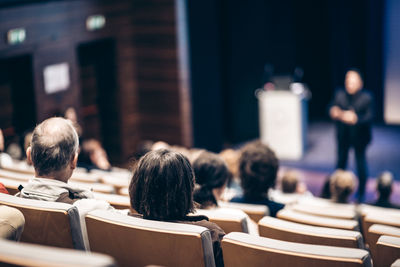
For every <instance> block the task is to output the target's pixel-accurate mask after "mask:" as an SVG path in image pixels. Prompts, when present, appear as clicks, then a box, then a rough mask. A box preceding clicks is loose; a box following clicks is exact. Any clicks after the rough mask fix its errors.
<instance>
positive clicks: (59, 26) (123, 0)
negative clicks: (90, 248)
mask: <svg viewBox="0 0 400 267" xmlns="http://www.w3.org/2000/svg"><path fill="white" fill-rule="evenodd" d="M180 1H183V0H132V1H131V0H120V1H113V0H86V1H83V0H79V1H39V0H38V1H31V2H29V3H26V4H16V5H14V4H3V5H1V6H0V36H6V32H7V31H8V30H9V29H12V28H20V27H23V28H25V29H26V33H27V38H26V41H25V42H24V43H23V44H19V45H14V46H11V45H8V44H7V43H6V41H5V40H4V39H3V40H0V60H1V59H4V58H9V57H13V56H19V55H25V54H28V55H31V56H32V59H33V60H32V61H33V62H32V71H33V76H34V78H33V85H34V94H35V102H36V118H37V122H40V121H42V120H43V119H45V118H47V117H49V116H51V115H53V114H54V113H55V112H56V111H59V112H63V111H64V110H65V109H66V108H67V107H68V106H74V107H76V108H77V109H78V110H79V111H80V113H79V116H81V117H82V116H84V115H85V114H89V113H90V112H92V111H93V110H95V109H96V107H84V106H82V105H81V104H82V101H81V100H82V99H81V94H82V88H84V87H85V88H86V86H88V87H92V86H96V83H97V82H98V81H97V80H96V72H95V71H93V70H92V71H90V67H86V68H85V67H83V66H80V62H79V58H78V57H79V55H78V48H79V47H80V46H81V45H82V44H87V43H91V42H96V41H98V40H105V39H111V40H113V42H114V43H115V51H114V52H115V58H114V60H115V64H113V65H112V66H110V71H114V72H115V77H116V78H115V88H111V89H110V90H115V95H116V98H115V100H110V101H113V102H114V103H110V104H111V105H113V106H114V107H115V108H114V110H112V111H110V116H114V117H115V120H114V121H113V123H112V127H113V128H115V131H110V132H107V136H105V137H104V136H103V139H104V138H107V139H109V140H107V141H109V142H108V144H109V147H106V149H107V151H108V152H109V153H110V155H111V157H112V160H113V161H114V162H124V161H126V160H127V159H128V157H129V155H132V154H133V152H134V150H135V148H136V147H137V144H138V143H139V142H140V141H141V140H148V139H150V140H154V141H157V140H163V141H166V142H169V143H172V144H180V145H186V146H190V145H191V136H190V135H191V131H190V129H191V121H190V118H189V119H188V116H187V114H184V113H188V110H190V103H189V102H187V101H189V100H188V98H187V97H182V96H183V95H185V93H187V92H185V90H186V91H188V90H189V88H188V87H187V86H182V71H187V70H182V69H181V64H180V60H181V58H180V57H181V55H182V53H180V50H179V49H180V47H179V42H178V37H179V36H178V35H179V32H178V25H177V21H178V19H179V16H178V15H179V14H177V3H179V2H180ZM20 3H22V2H20ZM93 14H102V15H104V16H105V17H106V26H105V27H104V28H103V29H101V30H97V31H92V32H89V31H87V30H86V28H85V20H86V18H87V17H88V16H89V15H93ZM60 62H67V63H68V64H69V66H70V78H71V86H70V88H68V90H67V91H64V92H60V93H56V94H51V95H47V94H46V93H45V91H44V82H43V69H44V67H45V66H47V65H49V64H56V63H60ZM88 68H89V69H88ZM83 91H85V90H83ZM89 91H90V90H89ZM182 92H183V93H184V94H182ZM182 101H186V103H182ZM182 107H185V108H182ZM0 112H1V109H0ZM3 115H4V114H0V117H1V116H3ZM89 115H90V114H89ZM85 126H88V127H93V128H95V127H98V126H90V125H83V127H85ZM0 127H2V125H0ZM88 132H96V131H95V129H88Z"/></svg>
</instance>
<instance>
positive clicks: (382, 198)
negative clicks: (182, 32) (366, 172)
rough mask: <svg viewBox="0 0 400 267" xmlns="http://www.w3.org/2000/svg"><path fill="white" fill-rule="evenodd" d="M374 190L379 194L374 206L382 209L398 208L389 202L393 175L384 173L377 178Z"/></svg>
mask: <svg viewBox="0 0 400 267" xmlns="http://www.w3.org/2000/svg"><path fill="white" fill-rule="evenodd" d="M376 190H377V192H378V194H379V197H378V200H377V201H376V202H375V203H374V205H375V206H379V207H383V208H396V209H398V208H400V206H398V205H395V204H393V203H391V202H390V196H391V194H392V191H393V174H392V173H391V172H388V171H385V172H383V173H381V174H380V175H379V176H378V179H377V181H376Z"/></svg>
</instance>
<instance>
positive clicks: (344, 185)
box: [330, 169, 355, 203]
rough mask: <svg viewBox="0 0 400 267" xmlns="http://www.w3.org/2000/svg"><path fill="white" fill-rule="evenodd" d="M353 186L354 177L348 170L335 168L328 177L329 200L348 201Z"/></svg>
mask: <svg viewBox="0 0 400 267" xmlns="http://www.w3.org/2000/svg"><path fill="white" fill-rule="evenodd" d="M354 188H355V177H354V174H353V173H352V172H350V171H344V170H340V169H339V170H336V171H335V172H334V173H333V174H332V176H331V179H330V191H331V200H332V201H334V202H337V203H348V202H349V197H350V196H351V194H352V193H353V191H354Z"/></svg>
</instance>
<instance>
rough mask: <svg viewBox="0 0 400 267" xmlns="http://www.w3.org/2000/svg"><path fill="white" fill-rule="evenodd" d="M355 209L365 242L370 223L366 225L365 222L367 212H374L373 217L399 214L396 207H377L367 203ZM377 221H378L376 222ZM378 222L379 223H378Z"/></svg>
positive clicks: (367, 241)
mask: <svg viewBox="0 0 400 267" xmlns="http://www.w3.org/2000/svg"><path fill="white" fill-rule="evenodd" d="M357 211H358V214H359V217H360V220H361V230H362V234H363V236H364V238H365V242H366V243H367V244H369V240H368V229H369V227H371V225H372V224H373V223H372V224H371V223H368V225H367V224H366V222H365V217H366V216H367V215H368V214H371V215H372V214H375V215H374V217H385V216H388V215H390V216H392V215H393V216H400V210H398V209H391V208H382V207H377V206H372V205H367V204H360V205H358V207H357ZM376 223H378V222H376ZM378 224H379V223H378Z"/></svg>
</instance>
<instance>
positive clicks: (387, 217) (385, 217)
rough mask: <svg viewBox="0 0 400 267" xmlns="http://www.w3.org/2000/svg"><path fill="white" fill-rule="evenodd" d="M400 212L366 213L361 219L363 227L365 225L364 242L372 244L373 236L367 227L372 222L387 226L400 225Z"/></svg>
mask: <svg viewBox="0 0 400 267" xmlns="http://www.w3.org/2000/svg"><path fill="white" fill-rule="evenodd" d="M399 215H400V213H399V214H398V215H396V214H393V213H390V212H387V213H368V214H367V215H366V216H365V217H364V219H363V227H365V231H364V232H365V235H364V238H365V243H367V244H368V245H371V244H373V241H372V240H373V236H372V237H371V235H370V233H369V231H368V229H369V228H370V227H371V226H372V225H373V224H383V225H387V226H393V227H400V216H399Z"/></svg>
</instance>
